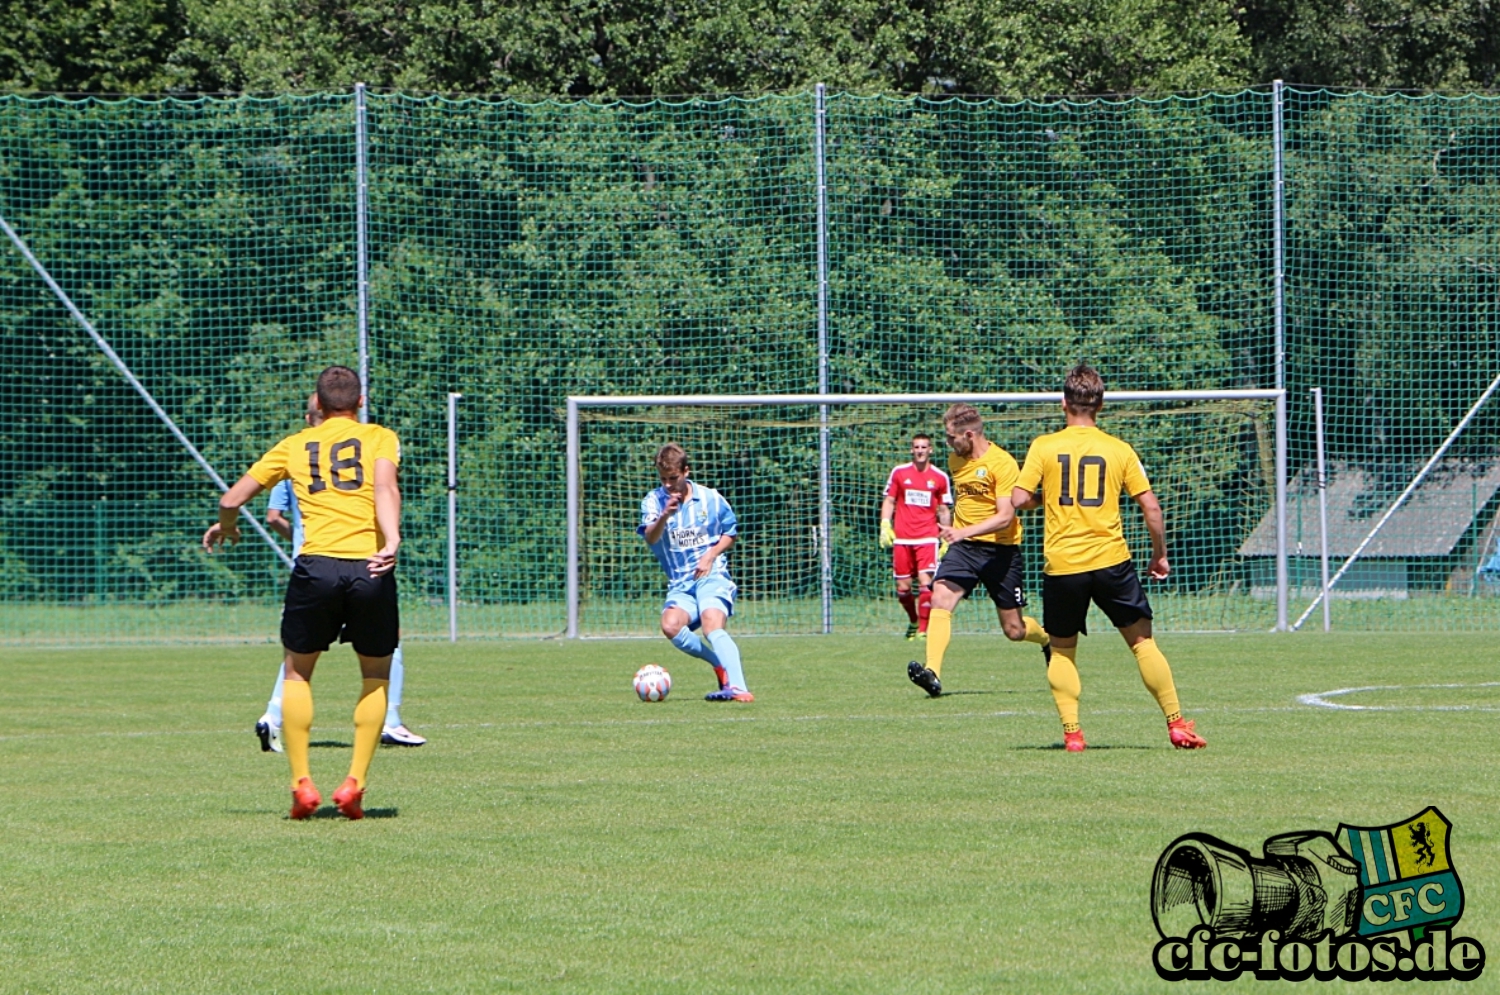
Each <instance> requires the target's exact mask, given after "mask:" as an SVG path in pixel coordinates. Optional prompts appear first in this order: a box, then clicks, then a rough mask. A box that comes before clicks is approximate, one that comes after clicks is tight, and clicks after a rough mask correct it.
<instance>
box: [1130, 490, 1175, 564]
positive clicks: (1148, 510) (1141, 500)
mask: <svg viewBox="0 0 1500 995" xmlns="http://www.w3.org/2000/svg"><path fill="white" fill-rule="evenodd" d="M1135 503H1136V504H1138V505H1140V506H1141V514H1142V515H1144V516H1145V518H1146V531H1147V532H1149V533H1151V562H1150V564H1148V565H1147V567H1146V572H1147V573H1149V574H1150V575H1151V576H1152V578H1153V579H1155V580H1166V578H1167V574H1168V573H1169V572H1170V571H1171V569H1172V568H1171V566H1170V565H1169V564H1168V563H1167V528H1166V523H1165V520H1164V519H1163V517H1162V513H1161V502H1160V501H1158V500H1157V499H1156V494H1155V493H1154V492H1152V491H1142V492H1141V493H1139V494H1137V495H1135Z"/></svg>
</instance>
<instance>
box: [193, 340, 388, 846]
mask: <svg viewBox="0 0 1500 995" xmlns="http://www.w3.org/2000/svg"><path fill="white" fill-rule="evenodd" d="M362 400H363V398H362V397H361V396H360V386H359V377H358V376H357V375H356V374H355V372H354V371H353V370H351V369H349V368H348V367H347V366H330V367H329V368H328V369H326V370H324V371H323V372H322V374H320V375H319V377H318V395H317V405H318V409H319V410H320V411H321V412H322V413H323V418H324V420H323V422H322V424H320V425H315V426H311V427H309V428H307V429H304V430H303V431H301V432H298V433H297V434H295V435H289V436H287V437H286V438H285V439H282V440H281V441H280V442H279V443H277V444H276V446H275V447H274V448H272V449H271V451H270V452H268V453H266V454H265V455H264V456H262V457H261V458H260V460H259V461H258V462H256V464H255V465H254V466H252V467H251V468H250V472H249V473H247V474H245V475H244V476H243V477H241V478H240V479H239V480H238V481H237V482H236V483H235V485H234V486H233V487H231V488H230V489H229V490H228V492H226V493H225V494H224V496H223V497H222V498H220V499H219V520H218V522H216V523H215V524H214V525H212V526H211V527H210V528H209V530H208V531H207V532H206V533H204V535H203V545H204V548H206V549H209V550H212V549H213V548H214V547H215V546H217V545H219V544H220V543H222V542H237V541H238V540H239V509H240V507H241V506H243V505H244V504H245V503H246V502H247V501H249V500H250V499H251V498H253V497H254V496H255V495H257V494H259V493H260V492H261V491H262V490H263V489H265V488H267V487H274V486H275V485H276V484H278V483H280V482H281V481H283V480H286V479H288V478H290V479H291V481H292V487H293V488H294V490H295V491H296V494H297V504H298V506H299V507H300V508H301V511H302V523H303V531H304V539H303V544H302V552H301V553H300V554H299V555H298V556H297V559H296V565H295V566H294V567H293V569H292V579H291V581H290V582H289V583H288V584H287V589H286V605H285V607H284V608H283V609H282V613H281V642H282V645H283V646H284V647H285V649H286V664H285V667H286V684H285V687H284V688H283V690H282V705H281V708H282V726H281V734H282V743H283V745H284V747H285V750H286V755H287V759H288V760H289V761H290V762H291V767H292V813H291V815H292V818H293V819H306V818H308V817H309V816H311V815H312V814H313V813H314V812H316V811H317V810H318V806H319V805H320V804H322V801H323V798H322V796H321V795H319V794H318V789H317V788H316V787H314V786H313V781H312V774H311V771H310V769H309V764H308V739H309V738H310V736H311V733H312V720H313V701H312V686H311V681H312V675H313V668H314V667H315V666H316V665H317V662H318V656H319V655H320V654H321V653H323V652H324V651H325V650H327V649H328V647H329V646H330V645H332V643H333V641H334V640H335V639H338V640H339V641H340V642H347V643H351V644H353V646H354V652H355V654H356V655H357V656H358V657H359V669H360V671H361V673H362V674H363V675H364V685H363V688H362V689H361V691H360V696H359V703H358V704H357V705H356V706H355V708H354V759H353V761H352V762H351V763H350V765H349V776H348V778H346V779H345V781H344V783H343V785H342V786H340V787H339V789H338V790H337V791H335V792H334V793H333V803H334V805H336V806H337V807H338V810H339V811H340V812H342V813H343V814H344V815H345V816H347V817H348V818H350V819H360V818H363V817H364V808H363V800H364V794H365V775H366V774H367V773H368V771H369V769H370V760H371V758H373V757H374V755H375V747H376V746H377V745H378V744H379V742H380V730H381V724H382V723H383V722H384V720H385V712H386V687H387V684H388V682H389V679H390V667H391V654H392V653H393V652H394V651H395V649H396V644H397V642H398V641H399V636H398V633H399V631H400V628H401V623H400V618H399V617H398V615H397V609H396V575H395V573H394V572H393V571H394V570H395V567H396V552H397V550H398V549H399V548H400V546H401V491H400V489H399V488H398V487H397V483H396V471H397V469H398V467H399V466H400V464H401V443H400V442H399V441H398V440H397V438H396V433H394V432H392V431H391V430H390V429H388V428H382V427H381V426H379V425H373V424H370V425H362V424H360V423H359V421H358V420H357V419H356V415H357V413H358V411H359V408H360V403H361V401H362Z"/></svg>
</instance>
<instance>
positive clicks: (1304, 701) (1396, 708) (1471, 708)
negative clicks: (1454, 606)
mask: <svg viewBox="0 0 1500 995" xmlns="http://www.w3.org/2000/svg"><path fill="white" fill-rule="evenodd" d="M1493 687H1500V681H1482V682H1480V683H1478V684H1368V685H1365V686H1363V687H1352V688H1335V689H1334V690H1332V691H1319V692H1316V693H1314V694H1299V695H1298V696H1297V704H1299V705H1306V706H1308V707H1310V708H1330V709H1334V710H1336V711H1341V712H1497V711H1500V706H1493V705H1347V704H1344V703H1343V702H1339V701H1329V700H1328V699H1329V698H1337V697H1342V696H1344V695H1350V694H1362V693H1364V692H1367V691H1417V690H1423V689H1456V688H1493Z"/></svg>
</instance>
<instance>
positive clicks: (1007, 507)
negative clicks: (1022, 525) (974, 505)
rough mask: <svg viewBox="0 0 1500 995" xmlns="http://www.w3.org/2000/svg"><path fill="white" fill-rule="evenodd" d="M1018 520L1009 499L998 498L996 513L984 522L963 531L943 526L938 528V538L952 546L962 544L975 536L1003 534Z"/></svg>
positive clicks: (996, 500) (969, 526)
mask: <svg viewBox="0 0 1500 995" xmlns="http://www.w3.org/2000/svg"><path fill="white" fill-rule="evenodd" d="M1015 520H1016V509H1015V508H1014V507H1013V506H1012V505H1011V503H1010V498H1009V497H997V498H996V499H995V513H994V514H993V515H991V516H990V517H989V518H986V519H985V520H984V521H982V522H975V523H974V524H973V525H965V526H964V527H963V528H961V529H955V528H954V527H953V526H952V525H941V526H939V528H938V536H939V537H940V538H941V539H942V540H943V541H944V542H946V543H949V544H950V545H951V544H952V543H955V542H961V541H962V540H964V539H972V538H974V537H975V536H982V535H989V534H990V533H992V532H1003V531H1005V530H1006V529H1008V528H1010V526H1011V523H1012V522H1014V521H1015Z"/></svg>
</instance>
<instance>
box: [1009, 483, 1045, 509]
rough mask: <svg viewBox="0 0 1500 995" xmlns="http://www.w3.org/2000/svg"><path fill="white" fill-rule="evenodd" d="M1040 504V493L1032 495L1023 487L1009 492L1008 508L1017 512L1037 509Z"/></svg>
mask: <svg viewBox="0 0 1500 995" xmlns="http://www.w3.org/2000/svg"><path fill="white" fill-rule="evenodd" d="M1041 504H1042V495H1041V492H1040V491H1038V492H1037V493H1035V494H1033V493H1031V492H1030V491H1028V490H1027V489H1026V488H1024V487H1016V488H1014V489H1012V490H1011V492H1010V506H1011V507H1012V508H1014V509H1016V510H1017V511H1030V510H1031V509H1032V508H1039V507H1041Z"/></svg>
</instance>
